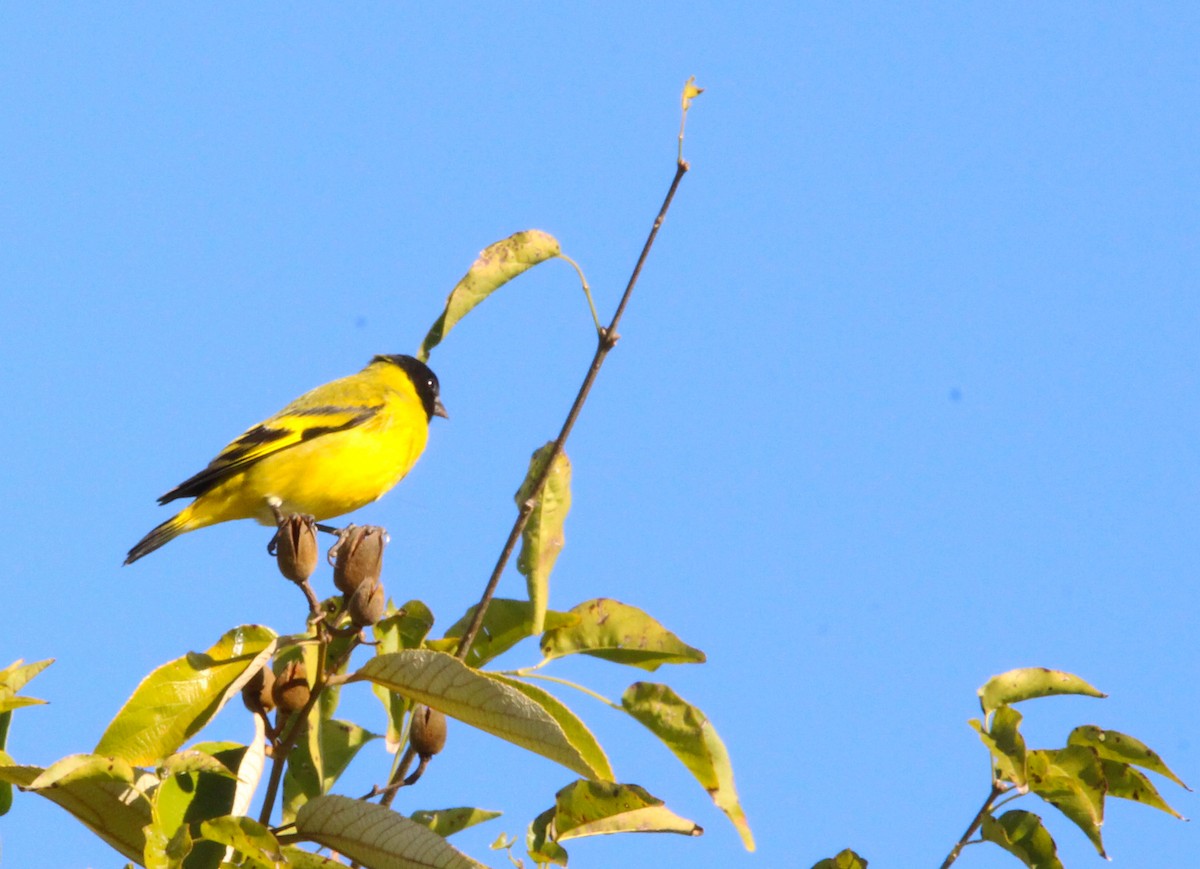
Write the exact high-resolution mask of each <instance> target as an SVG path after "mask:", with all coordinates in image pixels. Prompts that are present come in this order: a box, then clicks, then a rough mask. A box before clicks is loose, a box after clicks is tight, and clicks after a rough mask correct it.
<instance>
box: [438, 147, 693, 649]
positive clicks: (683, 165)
mask: <svg viewBox="0 0 1200 869" xmlns="http://www.w3.org/2000/svg"><path fill="white" fill-rule="evenodd" d="M688 168H689V166H688V164H687V161H686V160H684V159H682V157H681V158H680V159H679V161H678V162H677V163H676V165H675V177H674V178H673V179H672V181H671V187H670V189H668V190H667V195H666V198H665V199H663V204H662V208H660V209H659V211H658V216H657V217H656V218H655V219H654V225H653V226H652V227H651V228H650V234H649V235H648V236H647V237H646V243H645V244H644V245H643V246H642V254H641V256H639V257H638V261H637V265H635V266H634V269H633V274H632V275H631V276H630V278H629V283H628V284H627V285H626V286H625V293H624V294H623V295H622V296H621V301H620V303H619V304H618V305H617V311H616V313H615V314H613V318H612V322H611V323H609V325H608V328H607V329H603V330H601V333H600V339H599V341H598V342H597V346H596V353H595V355H594V356H593V357H592V364H591V365H590V366H589V367H588V371H587V375H586V376H585V377H584V378H583V385H581V386H580V387H579V393H578V394H577V395H576V396H575V403H574V404H572V405H571V410H570V411H569V412H568V413H567V418H566V421H565V422H563V426H562V431H560V432H559V434H558V438H557V439H556V440H555V441H554V446H553V447H552V448H551V450H550V455H549V456H548V457H547V458H546V461H545V464H544V465H543V466H542V472H541V474H540V475H539V476H538V478H537V481H536V482H535V483H534V486H533V494H532V495H530V497H529V498H528V499H527V500H526V501H525V503H523V504H522V505H521V507H520V509H519V511H518V512H517V520H516V522H514V523H513V527H512V530H511V531H510V532H509V534H508V539H507V540H506V541H505V542H504V548H503V549H501V550H500V557H499V558H498V559H497V560H496V566H495V568H494V569H493V570H492V575H491V577H490V578H489V579H488V583H487V586H486V588H484V591H483V596H482V597H481V598H480V599H479V605H478V606H477V607H476V608H475V617H474V618H473V619H472V620H471V625H470V627H468V628H467V631H466V633H464V634H463V636H462V639H461V640H460V641H459V644H458V651H457V652H456V653H455V654H456V655H457V656H458V658H459V660H466V657H467V653H468V652H469V651H470V650H471V644H472V643H473V642H475V635H476V634H478V633H479V628H480V627H481V626H482V625H483V617H484V616H485V615H486V614H487V608H488V605H489V604H490V603H491V602H492V597H493V596H494V595H495V594H496V587H497V586H498V585H499V584H500V576H501V574H503V573H504V568H505V567H506V566H507V565H508V560H509V558H511V557H512V553H513V550H514V549H515V548H516V546H517V541H518V540H519V539H520V537H521V532H522V531H524V530H525V525H526V523H528V521H529V516H530V514H531V513H532V512H533V508H534V506H535V505H536V503H537V499H538V498H539V497H541V494H542V488H543V487H544V486H545V485H546V480H547V479H548V478H549V476H550V471H551V469H553V467H554V460H555V459H556V458H557V457H558V454H559V453H561V452H562V450H563V446H564V445H565V444H566V442H567V438H568V437H569V436H570V434H571V429H572V428H574V427H575V420H576V419H578V417H579V412H580V411H581V410H582V409H583V405H584V402H586V401H587V397H588V393H589V392H591V389H592V384H593V383H594V382H595V380H596V375H597V374H599V373H600V366H602V365H603V364H604V359H605V357H606V356H608V353H609V351H610V350H612V348H613V347H615V346H616V343H617V338H618V337H619V336H618V335H617V325H618V324H619V323H620V322H621V317H622V316H623V315H624V313H625V306H626V305H628V304H629V297H630V296H632V295H633V288H634V286H635V285H636V284H637V281H638V277H639V276H640V275H641V273H642V266H644V265H645V264H646V258H647V257H648V256H649V255H650V248H651V247H653V246H654V239H655V238H656V237H657V236H658V230H659V229H660V228H661V227H662V225H663V221H664V220H665V219H666V217H667V211H668V209H670V207H671V200H673V199H674V198H675V191H676V190H678V189H679V182H680V181H682V180H683V176H684V175H685V174H687V171H688Z"/></svg>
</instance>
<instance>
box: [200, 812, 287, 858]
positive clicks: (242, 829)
mask: <svg viewBox="0 0 1200 869" xmlns="http://www.w3.org/2000/svg"><path fill="white" fill-rule="evenodd" d="M200 835H201V836H203V837H204V838H205V839H207V840H208V841H210V842H218V843H220V844H222V845H225V846H226V847H228V848H232V849H233V850H234V851H236V852H237V853H238V854H240V855H241V856H242V858H243V861H242V862H241V863H239V864H238V865H239V866H248V867H253V869H275V867H276V866H278V865H279V862H280V861H281V860H282V859H283V853H282V851H281V850H280V847H279V841H278V840H277V839H276V838H275V836H274V835H272V833H271V831H270V830H268V829H267V828H266V827H264V826H263V825H262V824H260V823H259V822H258V821H255V820H251V819H250V818H238V817H233V816H232V815H224V816H222V817H219V818H211V819H210V820H207V821H204V822H203V823H201V824H200Z"/></svg>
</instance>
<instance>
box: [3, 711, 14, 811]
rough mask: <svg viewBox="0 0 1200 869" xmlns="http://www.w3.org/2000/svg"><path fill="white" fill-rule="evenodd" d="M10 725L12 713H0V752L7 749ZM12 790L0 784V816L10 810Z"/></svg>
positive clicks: (4, 783)
mask: <svg viewBox="0 0 1200 869" xmlns="http://www.w3.org/2000/svg"><path fill="white" fill-rule="evenodd" d="M11 723H12V712H11V711H9V712H0V752H3V751H4V749H5V748H7V747H8V728H9V725H10V724H11ZM12 801H13V790H12V785H11V784H10V783H8V782H0V816H3V815H6V814H8V810H9V809H11V808H12Z"/></svg>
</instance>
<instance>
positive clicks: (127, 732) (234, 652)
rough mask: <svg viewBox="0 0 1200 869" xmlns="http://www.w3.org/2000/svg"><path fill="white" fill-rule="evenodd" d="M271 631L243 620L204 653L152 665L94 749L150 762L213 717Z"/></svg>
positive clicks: (270, 639)
mask: <svg viewBox="0 0 1200 869" xmlns="http://www.w3.org/2000/svg"><path fill="white" fill-rule="evenodd" d="M274 648H275V633H274V632H273V631H272V630H271V629H270V628H265V627H263V626H261V625H243V626H242V627H239V628H234V629H233V630H231V631H229V632H228V633H226V634H225V635H224V636H223V637H221V639H220V640H218V641H217V643H216V644H215V645H214V646H213V647H212V648H211V649H209V650H208V651H207V652H203V653H195V652H193V653H189V654H187V655H185V656H184V657H182V658H178V659H176V660H174V661H171V662H170V663H167V664H164V665H162V666H161V667H159V668H158V669H156V670H154V672H152V673H151V674H150V675H149V676H147V677H146V678H145V679H143V680H142V682H141V684H140V685H138V687H137V689H136V690H135V691H134V692H133V696H131V697H130V698H129V699H128V700H127V701H126V702H125V705H124V706H123V707H121V711H120V712H118V713H117V716H116V718H114V719H113V720H112V722H111V723H110V724H109V725H108V729H107V730H105V731H104V735H103V736H101V737H100V743H99V745H97V746H96V752H95V753H96V754H111V755H114V756H116V757H120V758H123V759H125V760H127V761H128V762H130V763H132V764H138V765H153V764H156V763H158V762H159V761H161V760H162V759H163V758H165V757H167V756H168V755H171V754H174V753H175V752H176V751H178V750H179V748H180V746H182V745H183V743H184V742H185V741H186V740H187V739H188V738H190V737H191V736H192V735H194V734H195V733H196V732H197V731H199V730H200V728H202V727H203V726H204V725H205V724H207V723H208V722H209V721H211V720H212V718H213V716H215V715H216V714H217V712H219V711H220V710H221V707H222V706H224V705H225V703H226V701H228V700H229V698H230V697H232V696H234V695H235V694H236V693H237V692H238V691H240V690H241V687H242V685H244V684H245V683H246V682H247V681H249V679H250V677H251V676H252V675H253V674H254V672H255V671H256V670H257V669H258V668H259V666H260V665H261V664H262V662H263V661H264V660H266V658H267V657H269V656H270V655H271V653H272V651H273V650H274Z"/></svg>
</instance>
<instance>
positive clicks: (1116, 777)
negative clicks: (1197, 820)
mask: <svg viewBox="0 0 1200 869" xmlns="http://www.w3.org/2000/svg"><path fill="white" fill-rule="evenodd" d="M1100 769H1101V770H1102V771H1103V772H1104V780H1105V782H1107V784H1108V795H1109V796H1110V797H1120V798H1121V799H1123V800H1132V801H1133V802H1135V803H1141V804H1142V805H1144V806H1150V808H1152V809H1158V810H1159V811H1161V812H1166V813H1167V814H1168V815H1174V816H1175V817H1177V818H1179V819H1180V820H1187V819H1186V818H1184V817H1183V815H1181V814H1179V812H1177V811H1175V810H1174V809H1173V808H1171V807H1170V806H1169V805H1167V802H1166V800H1164V799H1163V798H1162V796H1161V795H1160V794H1159V792H1158V789H1157V788H1155V787H1154V785H1153V784H1151V782H1150V779H1148V778H1146V776H1145V775H1144V774H1143V773H1141V772H1139V771H1138V770H1136V769H1134V768H1133V767H1132V766H1130V765H1129V764H1127V763H1122V762H1121V761H1118V760H1105V759H1104V758H1103V757H1101V760H1100Z"/></svg>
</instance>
